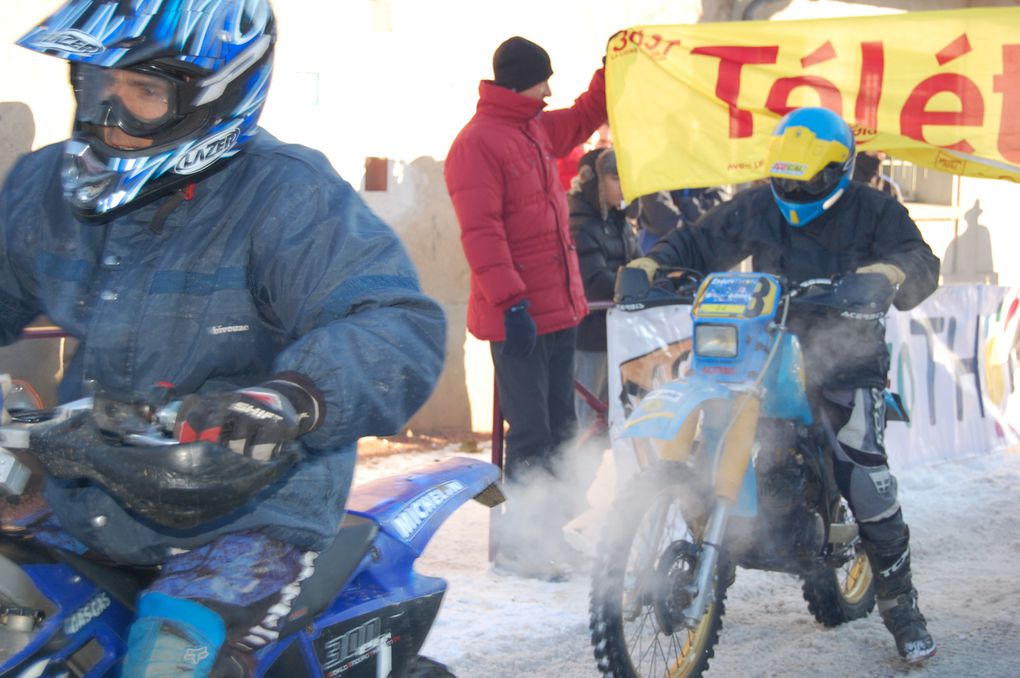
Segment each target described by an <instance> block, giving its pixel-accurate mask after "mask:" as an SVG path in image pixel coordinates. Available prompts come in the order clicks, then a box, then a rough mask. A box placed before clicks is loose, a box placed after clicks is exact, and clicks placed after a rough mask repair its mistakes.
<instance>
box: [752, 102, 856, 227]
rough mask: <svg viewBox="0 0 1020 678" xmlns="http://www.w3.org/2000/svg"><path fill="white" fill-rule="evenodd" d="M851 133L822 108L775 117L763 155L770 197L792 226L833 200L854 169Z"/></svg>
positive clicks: (803, 223)
mask: <svg viewBox="0 0 1020 678" xmlns="http://www.w3.org/2000/svg"><path fill="white" fill-rule="evenodd" d="M854 148H855V144H854V135H853V132H851V131H850V126H849V125H847V124H846V123H845V122H843V120H842V119H840V117H839V116H838V115H836V114H835V113H833V112H832V111H830V110H828V109H826V108H798V109H797V110H794V111H790V112H789V113H787V114H786V115H785V116H783V119H782V120H780V121H779V124H778V125H777V126H776V129H775V132H773V133H772V139H771V141H770V142H769V151H768V156H767V159H766V167H767V168H768V176H769V183H770V184H771V186H772V196H773V197H774V198H775V200H776V205H778V206H779V211H780V212H782V213H783V217H785V218H786V221H787V223H789V224H790V225H791V226H798V227H800V226H805V225H806V224H808V223H809V222H811V221H812V220H813V219H815V218H817V217H818V216H820V215H821V214H822V213H823V212H825V211H826V210H827V209H829V208H830V207H832V206H833V205H835V204H836V201H837V200H839V198H840V196H842V195H843V192H844V191H845V190H846V187H847V184H849V183H850V177H851V176H853V173H854V158H855V155H856V154H855V153H854Z"/></svg>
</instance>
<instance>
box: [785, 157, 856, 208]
mask: <svg viewBox="0 0 1020 678" xmlns="http://www.w3.org/2000/svg"><path fill="white" fill-rule="evenodd" d="M842 178H843V165H841V164H840V163H837V162H830V163H829V164H828V165H826V166H825V167H823V168H822V171H821V172H819V173H818V174H816V175H814V176H813V177H811V178H810V179H808V180H807V181H797V180H796V179H787V178H785V177H771V179H770V181H771V182H772V187H773V188H774V189H775V190H776V193H777V194H778V195H779V197H780V198H782V199H783V200H786V201H787V202H796V203H807V202H815V201H817V200H821V199H822V198H824V197H825V196H827V195H828V194H829V193H831V192H832V191H833V190H834V189H835V188H836V186H837V185H838V184H839V181H840V179H842Z"/></svg>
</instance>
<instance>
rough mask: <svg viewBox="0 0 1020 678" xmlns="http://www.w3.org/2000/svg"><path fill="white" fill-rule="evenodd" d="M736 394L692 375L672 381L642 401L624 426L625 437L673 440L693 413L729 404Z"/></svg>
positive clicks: (715, 383) (623, 434)
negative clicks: (715, 405)
mask: <svg viewBox="0 0 1020 678" xmlns="http://www.w3.org/2000/svg"><path fill="white" fill-rule="evenodd" d="M732 398H733V391H731V390H730V389H729V388H727V387H726V386H723V385H722V384H720V383H718V382H715V381H711V380H709V379H705V378H703V377H698V376H693V377H689V378H686V379H683V380H682V381H674V382H670V383H668V384H666V385H664V386H661V387H659V388H657V389H655V390H654V391H651V392H650V393H649V394H648V395H646V396H645V397H644V398H642V399H641V402H639V403H638V405H637V407H636V408H634V411H633V412H631V414H630V416H629V417H627V421H626V422H624V425H623V433H622V434H621V435H622V436H623V437H624V438H655V439H657V440H673V439H674V438H676V436H677V434H678V433H680V429H681V428H682V427H683V425H684V422H686V421H687V419H688V417H690V416H691V415H692V414H696V413H697V412H698V411H699V410H700V409H702V408H703V407H705V406H706V405H709V404H728V402H729V401H730V400H732Z"/></svg>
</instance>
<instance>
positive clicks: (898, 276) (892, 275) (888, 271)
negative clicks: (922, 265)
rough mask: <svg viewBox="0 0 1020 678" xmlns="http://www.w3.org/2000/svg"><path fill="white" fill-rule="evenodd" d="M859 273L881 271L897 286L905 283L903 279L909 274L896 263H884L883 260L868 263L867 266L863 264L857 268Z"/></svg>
mask: <svg viewBox="0 0 1020 678" xmlns="http://www.w3.org/2000/svg"><path fill="white" fill-rule="evenodd" d="M857 272H858V273H881V274H882V275H884V276H885V277H886V278H887V279H888V280H889V283H890V284H891V285H892V286H893V287H896V286H897V285H901V284H903V281H904V280H906V279H907V274H906V273H904V272H903V269H902V268H900V267H899V266H896V265H895V264H884V263H882V262H878V263H874V264H868V265H867V266H861V267H860V268H859V269H857Z"/></svg>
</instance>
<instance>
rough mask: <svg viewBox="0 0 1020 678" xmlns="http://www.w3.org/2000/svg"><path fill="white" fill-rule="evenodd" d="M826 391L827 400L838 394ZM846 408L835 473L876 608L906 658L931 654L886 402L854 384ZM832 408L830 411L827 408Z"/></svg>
mask: <svg viewBox="0 0 1020 678" xmlns="http://www.w3.org/2000/svg"><path fill="white" fill-rule="evenodd" d="M833 395H834V394H831V393H830V394H829V396H830V398H829V400H830V402H831V401H832V400H839V395H840V394H835V397H833ZM844 395H845V396H846V401H847V402H845V403H844V404H845V405H847V407H843V408H833V409H837V410H842V412H838V411H837V412H836V413H835V414H834V417H833V418H834V419H835V421H834V422H833V427H834V428H836V430H837V431H838V433H837V435H836V438H837V440H838V441H839V445H838V446H837V448H836V450H835V464H834V469H835V475H836V482H837V483H838V485H839V488H840V491H841V492H842V493H843V496H844V497H846V499H847V501H848V502H849V504H850V508H851V509H852V510H853V512H854V516H855V517H856V519H857V524H858V526H859V528H860V534H861V541H862V542H863V544H864V550H865V552H866V553H867V554H868V560H869V561H870V562H871V569H872V571H873V573H874V576H875V593H876V595H877V597H878V609H879V612H880V613H881V615H882V620H883V622H884V623H885V625H886V627H887V628H888V629H889V631H890V632H891V633H892V634H893V637H894V638H895V639H896V648H897V650H899V653H900V654H901V655H902V656H903V657H904V658H906V659H907V660H908V661H919V660H921V659H924V658H925V657H928V656H930V655H932V654H933V653H934V652H935V641H934V640H932V637H931V635H930V634H929V633H928V629H927V625H926V622H925V619H924V616H923V615H922V614H921V611H920V609H919V608H918V606H917V590H916V589H915V588H914V585H913V581H912V578H911V567H910V530H909V529H908V527H907V524H906V522H904V520H903V512H902V510H901V509H900V504H899V501H898V499H897V492H896V478H895V477H894V476H893V475H892V474H891V473H890V472H889V466H888V463H887V459H886V453H885V445H884V434H885V400H884V397H883V392H882V390H881V389H875V388H859V389H855V390H853V391H850V392H846V394H844ZM829 411H830V412H832V409H830V410H829Z"/></svg>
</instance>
